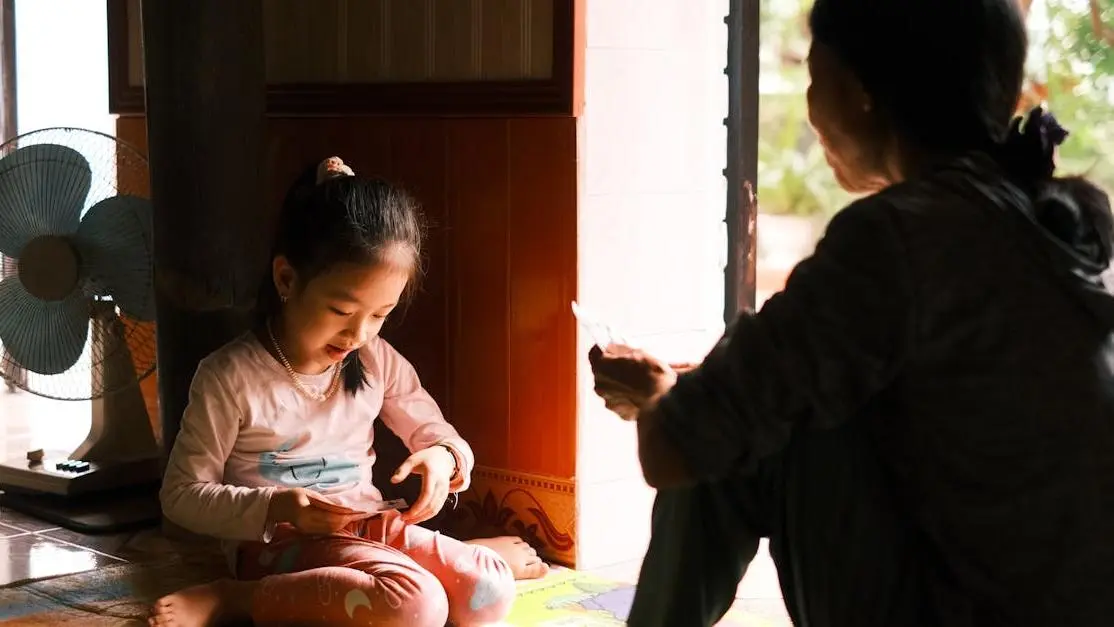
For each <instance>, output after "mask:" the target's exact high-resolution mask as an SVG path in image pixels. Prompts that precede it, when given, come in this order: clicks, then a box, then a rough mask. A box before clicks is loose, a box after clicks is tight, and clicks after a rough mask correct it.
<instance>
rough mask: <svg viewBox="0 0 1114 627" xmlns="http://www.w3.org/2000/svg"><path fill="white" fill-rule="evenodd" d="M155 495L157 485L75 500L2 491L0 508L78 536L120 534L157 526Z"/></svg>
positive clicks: (160, 515)
mask: <svg viewBox="0 0 1114 627" xmlns="http://www.w3.org/2000/svg"><path fill="white" fill-rule="evenodd" d="M158 493H159V486H158V484H157V483H155V484H150V485H146V486H132V487H129V488H125V489H121V490H113V491H109V492H100V493H95V494H88V495H84V496H79V497H62V496H58V495H56V494H35V493H29V492H26V493H25V492H13V491H6V492H4V493H3V494H0V508H7V509H12V510H15V511H17V512H19V513H21V514H26V515H28V516H31V517H33V518H37V519H39V520H42V521H45V522H47V523H50V524H52V525H58V526H59V527H64V528H66V529H69V530H71V531H76V532H78V533H85V534H102V533H120V532H124V531H134V530H137V529H143V528H148V527H156V526H158V525H159V523H160V522H161V520H162V511H161V509H160V508H159V494H158Z"/></svg>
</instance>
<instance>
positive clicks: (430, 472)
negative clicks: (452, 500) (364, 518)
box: [391, 446, 456, 524]
mask: <svg viewBox="0 0 1114 627" xmlns="http://www.w3.org/2000/svg"><path fill="white" fill-rule="evenodd" d="M455 469H456V458H455V457H453V454H452V453H450V452H449V450H448V449H447V448H445V447H444V446H431V447H429V448H427V449H424V450H421V451H418V452H417V453H414V454H413V455H411V456H410V457H408V458H407V459H406V461H404V462H402V465H401V466H399V467H398V470H396V471H395V474H394V475H392V476H391V483H396V484H397V483H402V481H403V480H404V479H406V478H407V477H409V476H410V475H411V474H418V475H421V476H422V491H421V494H419V495H418V500H416V501H414V504H413V505H411V506H410V509H408V510H406V511H405V512H403V513H402V520H404V521H405V522H407V523H410V524H418V523H421V522H425V521H427V520H429V519H430V518H433V517H434V516H436V515H437V513H438V512H440V511H441V508H442V507H444V505H445V500H446V499H448V498H449V483H450V482H451V480H452V476H453V472H454V470H455Z"/></svg>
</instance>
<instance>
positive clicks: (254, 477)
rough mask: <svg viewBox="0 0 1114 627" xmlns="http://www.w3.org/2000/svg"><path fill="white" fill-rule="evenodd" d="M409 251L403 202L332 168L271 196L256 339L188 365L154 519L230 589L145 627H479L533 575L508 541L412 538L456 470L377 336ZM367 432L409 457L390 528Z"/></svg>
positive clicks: (458, 454) (466, 453)
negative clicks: (198, 548) (270, 232)
mask: <svg viewBox="0 0 1114 627" xmlns="http://www.w3.org/2000/svg"><path fill="white" fill-rule="evenodd" d="M422 235H423V231H422V221H421V215H420V212H419V209H418V207H417V205H416V203H415V202H414V200H413V199H412V198H411V197H409V196H408V195H406V194H405V193H403V192H401V191H399V190H397V189H394V188H392V187H391V186H389V185H387V184H385V183H382V182H379V181H374V180H367V179H362V178H358V177H356V176H354V173H353V172H352V170H351V169H350V168H349V167H348V166H346V165H345V164H344V163H343V162H342V161H341V160H340V159H338V158H336V157H333V158H330V159H327V160H326V161H324V162H322V163H321V164H320V166H318V167H316V168H314V169H311V170H310V171H308V172H307V173H306V174H305V175H304V176H303V177H302V179H300V180H299V182H298V183H297V184H295V186H294V188H293V189H292V190H291V192H290V193H289V194H288V196H287V199H286V202H285V203H284V206H283V212H282V216H281V219H280V224H279V232H278V241H277V244H276V247H275V250H274V256H273V262H272V272H271V276H269V277H268V278H267V279H266V280H265V281H264V285H263V288H262V289H261V291H260V303H259V311H260V316H259V320H258V324H257V328H256V329H254V330H253V331H252V332H250V333H247V334H245V335H244V336H242V337H240V338H239V339H237V340H235V341H233V342H231V343H229V344H228V345H226V346H225V347H223V348H221V349H220V350H218V351H217V352H215V353H213V354H212V355H210V356H209V357H207V358H205V359H204V360H203V361H202V362H201V364H200V365H199V366H198V369H197V373H196V375H195V376H194V380H193V384H192V388H191V392H190V394H191V397H190V402H189V405H188V407H187V408H186V411H185V414H184V416H183V419H182V429H181V432H180V434H179V435H178V439H177V440H176V442H175V444H174V449H173V451H172V453H171V456H170V460H169V462H168V466H167V470H166V478H165V481H164V483H163V488H162V493H161V499H162V504H163V511H164V512H165V514H166V516H167V518H168V519H170V520H172V521H174V522H175V523H177V524H179V525H181V526H183V527H185V528H187V529H189V530H191V531H194V532H197V533H202V534H206V535H211V536H217V537H219V538H221V539H222V540H223V541H224V542H223V543H222V544H223V546H224V547H225V548H226V552H227V555H228V557H229V560H230V565H231V567H232V568H233V570H234V572H235V574H236V576H237V579H238V580H239V581H220V582H215V583H212V584H208V585H204V586H198V587H194V588H189V589H186V590H183V591H180V592H177V593H175V594H172V595H169V596H167V597H164V598H162V599H160V600H159V601H158V602H157V603H156V604H155V607H154V610H153V612H152V617H151V619H150V624H151V625H159V626H184V627H191V626H202V625H210V624H214V623H216V622H219V621H223V620H246V619H250V620H252V621H254V623H255V624H256V625H271V624H297V625H331V626H335V625H368V624H375V625H383V626H387V625H397V626H399V627H403V626H405V627H442V626H443V625H444V624H445V622H446V620H451V621H452V623H453V624H455V625H458V626H467V625H477V624H485V623H492V622H497V621H499V620H502V618H503V617H504V616H505V615H506V613H507V612H508V611H509V609H510V606H511V602H512V600H513V598H514V594H515V584H514V579H515V576H518V577H520V578H526V577H538V576H541V575H542V574H544V573H545V570H546V567H545V565H544V564H543V563H542V562H541V561H540V560H539V559H538V557H537V555H536V553H535V552H534V551H533V549H531V548H529V547H528V546H527V545H526V544H525V543H523V542H522V541H521V540H519V539H517V538H496V539H492V540H486V541H477V542H474V543H464V542H460V541H458V540H454V539H452V538H448V537H445V536H442V535H439V534H437V533H436V532H433V531H429V530H427V529H425V528H422V527H419V526H417V523H420V522H422V521H424V520H428V519H430V518H432V517H433V516H435V515H436V514H437V513H438V511H440V509H441V507H442V505H443V504H444V503H445V500H446V498H447V497H448V496H449V495H450V494H451V493H456V492H460V491H462V490H465V489H467V487H468V482H469V476H470V473H471V470H472V465H473V457H472V450H471V449H470V448H469V446H468V444H467V443H466V442H465V441H464V440H463V439H461V438H460V436H459V435H458V434H457V432H456V430H455V429H453V428H452V427H451V426H450V425H449V424H448V423H446V422H445V420H444V418H443V417H442V415H441V412H440V410H439V409H438V407H437V405H436V403H435V402H434V401H433V399H432V398H431V397H430V396H429V394H427V393H426V391H425V390H424V389H422V386H421V384H420V383H419V381H418V376H417V374H416V373H415V372H414V369H413V367H411V365H410V364H409V363H408V362H407V361H406V359H404V358H403V357H402V356H401V355H399V354H398V353H397V352H396V351H395V350H394V349H393V348H392V347H391V346H390V345H389V344H387V342H385V341H384V340H382V339H380V338H379V337H378V334H379V330H380V328H381V327H382V325H383V321H384V320H385V319H386V318H387V316H388V315H389V314H390V313H391V312H392V311H394V309H395V307H396V306H397V304H398V303H399V302H400V301H401V300H402V299H403V297H404V296H405V293H406V292H407V290H408V288H410V287H411V286H412V284H413V282H412V279H413V277H414V276H415V275H416V274H417V273H418V271H419V270H420V263H419V260H420V256H421V243H422ZM376 416H380V417H382V419H383V421H384V422H385V423H386V424H387V426H388V427H390V429H391V430H392V431H394V432H395V433H396V434H398V436H399V437H400V438H401V439H402V441H403V442H405V443H406V444H407V446H408V448H409V449H410V451H411V452H412V455H411V456H410V457H409V458H408V459H407V460H406V461H405V462H404V463H403V464H402V465H401V466H400V467H399V468H398V470H397V471H396V472H395V473H394V475H393V476H392V477H391V481H392V482H394V483H398V482H400V481H402V480H403V479H405V478H406V477H407V476H408V475H410V474H415V473H416V474H420V475H421V476H422V490H421V494H420V496H419V497H418V498H417V500H416V502H415V503H414V504H413V506H412V507H411V508H410V509H409V510H408V511H406V512H405V513H399V512H398V511H396V510H393V509H386V508H385V507H384V506H383V505H382V496H381V495H380V493H379V492H378V491H377V490H376V489H375V488H374V487H373V486H372V483H371V468H372V464H373V463H374V461H375V452H374V450H373V448H372V441H371V440H372V433H373V429H372V422H373V420H374V419H375V417H376ZM381 509H384V510H385V511H380V510H381Z"/></svg>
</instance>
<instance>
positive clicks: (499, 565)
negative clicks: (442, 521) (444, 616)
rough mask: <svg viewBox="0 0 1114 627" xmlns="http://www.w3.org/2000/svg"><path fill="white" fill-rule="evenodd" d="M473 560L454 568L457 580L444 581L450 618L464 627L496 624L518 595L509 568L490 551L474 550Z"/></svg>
mask: <svg viewBox="0 0 1114 627" xmlns="http://www.w3.org/2000/svg"><path fill="white" fill-rule="evenodd" d="M473 549H474V553H473V555H474V557H475V559H474V560H471V561H470V562H469V563H458V564H456V565H455V568H454V570H455V576H454V577H453V578H452V580H450V581H445V582H444V584H445V588H446V590H447V592H448V596H449V604H450V607H449V616H450V617H451V618H452V620H453V623H454V624H456V625H459V626H461V627H468V626H470V625H484V624H488V623H496V622H499V621H501V620H503V619H504V618H506V616H507V614H508V613H510V611H511V605H513V604H514V597H515V593H516V588H515V582H514V575H513V574H512V573H511V569H510V566H508V565H507V563H506V562H505V561H504V560H503V558H501V557H499V555H498V554H496V553H495V552H494V551H492V550H490V549H488V548H487V547H481V546H477V547H473Z"/></svg>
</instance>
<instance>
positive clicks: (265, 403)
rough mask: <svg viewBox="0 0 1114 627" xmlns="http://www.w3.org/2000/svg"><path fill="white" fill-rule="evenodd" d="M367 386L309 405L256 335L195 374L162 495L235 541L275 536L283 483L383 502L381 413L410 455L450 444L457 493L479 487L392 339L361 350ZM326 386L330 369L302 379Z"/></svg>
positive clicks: (205, 528) (181, 512) (460, 443)
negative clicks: (375, 478) (378, 469)
mask: <svg viewBox="0 0 1114 627" xmlns="http://www.w3.org/2000/svg"><path fill="white" fill-rule="evenodd" d="M360 359H361V360H362V361H363V363H364V367H365V370H366V373H367V381H368V385H367V386H366V387H365V388H363V389H362V390H360V391H359V392H357V393H356V394H355V395H351V394H349V393H347V392H346V391H344V390H343V388H342V389H340V390H338V391H337V392H336V393H335V394H333V396H332V397H330V398H329V399H328V400H325V401H314V400H310V399H308V398H306V397H305V396H304V395H303V394H302V393H301V392H299V391H298V389H297V388H296V387H295V385H294V383H293V381H292V380H291V378H290V375H289V373H288V372H287V371H286V369H285V367H284V366H283V365H282V364H280V363H279V362H278V361H276V360H275V358H274V357H272V356H271V355H270V354H269V353H268V352H267V350H266V349H265V348H264V347H263V345H262V344H260V342H259V340H258V339H257V338H256V337H255V335H254V334H251V333H248V334H245V335H243V336H241V337H239V338H237V339H236V340H234V341H232V342H230V343H229V344H227V345H225V346H224V347H222V348H220V349H219V350H217V351H216V352H214V353H213V354H211V355H209V356H208V357H206V358H205V359H203V360H202V361H201V363H200V365H199V366H198V368H197V373H196V374H195V375H194V379H193V383H192V385H191V388H190V398H189V403H188V405H187V407H186V410H185V413H184V415H183V416H182V427H181V431H180V432H179V434H178V438H177V440H176V441H175V443H174V449H173V451H172V452H171V454H170V459H169V462H168V464H167V468H166V475H165V478H164V480H163V486H162V491H161V493H160V498H161V500H162V506H163V512H164V513H165V515H166V516H167V518H169V519H170V520H171V521H173V522H175V523H177V524H179V525H181V526H182V527H185V528H186V529H188V530H190V531H193V532H195V533H200V534H204V535H209V536H214V537H217V538H220V539H222V540H225V541H226V543H225V548H226V550H228V551H229V552H230V557H231V556H232V555H234V553H235V546H236V544H237V543H238V542H240V541H245V540H255V541H268V540H269V539H270V532H271V529H269V528H268V525H267V509H268V506H269V504H270V500H271V497H272V495H274V494H275V492H276V491H278V490H280V489H282V488H295V487H301V488H307V489H310V490H314V491H316V492H318V493H321V494H323V495H326V496H328V497H329V498H330V499H331V500H333V501H335V502H337V503H341V504H344V505H348V506H350V507H354V508H368V507H371V506H374V505H375V504H376V503H377V502H379V501H381V500H382V498H383V497H382V495H381V494H380V492H379V490H377V489H376V488H375V487H374V486H373V485H372V483H371V468H372V464H373V463H374V462H375V451H374V449H373V447H372V445H373V437H374V436H373V433H374V431H373V428H372V426H373V423H374V421H375V419H376V417H381V418H382V419H383V421H384V422H385V423H386V425H387V426H388V427H389V428H390V429H391V431H393V432H395V433H396V434H397V435H398V436H399V438H401V439H402V441H403V442H404V443H405V444H406V446H407V447H408V448H409V449H410V451H411V452H413V451H418V450H422V449H425V448H428V447H431V446H436V445H441V444H443V445H446V446H448V447H449V449H450V450H451V451H452V452H453V454H454V456H455V457H456V458H457V464H458V466H459V468H460V472H459V474H458V476H457V478H456V479H455V480H454V482H453V485H452V486H451V489H452V490H453V491H454V492H460V491H463V490H465V489H467V487H468V483H469V479H470V475H471V471H472V467H473V465H474V457H473V454H472V449H471V448H470V447H469V446H468V444H467V442H465V441H464V440H463V439H462V438H461V437H460V435H459V434H458V433H457V431H456V429H454V428H453V427H452V426H451V425H450V424H449V423H447V422H446V421H445V418H444V416H443V415H442V414H441V410H440V409H439V408H438V407H437V403H436V402H435V401H434V400H433V398H432V397H431V396H430V395H429V394H428V393H427V392H426V391H425V389H423V388H422V385H421V382H420V381H419V379H418V375H417V373H416V372H415V371H414V367H413V366H411V365H410V362H408V361H407V360H406V359H405V358H404V357H403V356H402V355H400V354H399V353H398V351H396V350H395V349H394V348H393V347H392V346H391V345H390V344H388V343H387V342H386V341H385V340H382V339H379V338H376V339H373V340H372V341H371V342H369V343H368V344H367V346H365V347H364V348H362V349H361V350H360ZM302 382H303V384H305V385H307V386H308V387H311V388H314V389H318V390H323V389H324V388H326V387H327V386H328V385H329V382H330V374H329V373H325V374H322V375H317V376H303V377H302Z"/></svg>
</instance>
